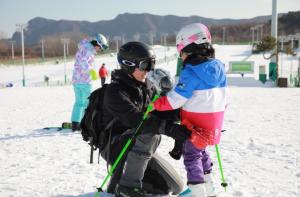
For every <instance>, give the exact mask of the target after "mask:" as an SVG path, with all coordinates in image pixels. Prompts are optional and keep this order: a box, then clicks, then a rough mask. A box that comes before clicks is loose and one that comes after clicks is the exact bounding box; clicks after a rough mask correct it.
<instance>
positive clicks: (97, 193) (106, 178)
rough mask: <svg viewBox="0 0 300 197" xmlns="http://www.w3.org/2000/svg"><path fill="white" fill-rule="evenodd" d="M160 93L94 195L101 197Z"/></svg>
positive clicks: (156, 96)
mask: <svg viewBox="0 0 300 197" xmlns="http://www.w3.org/2000/svg"><path fill="white" fill-rule="evenodd" d="M158 97H159V95H155V96H154V98H153V99H152V101H151V103H150V104H149V105H148V107H147V110H146V112H145V113H144V115H143V119H142V121H141V122H140V123H139V125H138V126H137V128H136V129H135V132H134V134H133V136H132V137H131V138H130V139H128V141H127V142H126V144H125V146H124V147H123V149H122V150H121V152H120V154H119V155H118V157H117V159H116V161H115V162H114V164H113V165H112V167H111V168H110V170H109V172H108V174H107V175H106V177H105V178H104V180H103V182H102V184H101V186H100V187H99V188H97V189H98V191H97V192H96V193H95V196H94V197H99V195H100V192H103V187H104V185H105V184H106V182H107V180H108V179H109V178H110V177H111V175H112V174H113V172H114V170H115V168H116V167H117V165H118V164H119V162H120V160H121V159H122V157H123V155H124V154H125V152H126V151H127V149H128V147H129V145H130V144H131V142H132V140H133V139H134V138H135V136H136V134H137V133H138V131H139V129H140V128H141V126H142V125H143V123H144V120H146V119H147V118H148V114H149V112H151V111H152V110H153V105H152V103H153V102H154V101H155V100H156V99H158Z"/></svg>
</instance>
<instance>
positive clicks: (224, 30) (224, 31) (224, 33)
mask: <svg viewBox="0 0 300 197" xmlns="http://www.w3.org/2000/svg"><path fill="white" fill-rule="evenodd" d="M225 37H226V27H223V45H224V44H225Z"/></svg>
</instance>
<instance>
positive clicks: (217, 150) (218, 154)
mask: <svg viewBox="0 0 300 197" xmlns="http://www.w3.org/2000/svg"><path fill="white" fill-rule="evenodd" d="M215 148H216V153H217V158H218V164H219V168H220V173H221V181H222V183H221V185H222V187H224V189H225V192H226V187H227V185H228V184H227V183H226V181H225V178H224V173H223V167H222V161H221V156H220V151H219V146H218V144H216V145H215Z"/></svg>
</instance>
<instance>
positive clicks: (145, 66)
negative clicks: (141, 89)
mask: <svg viewBox="0 0 300 197" xmlns="http://www.w3.org/2000/svg"><path fill="white" fill-rule="evenodd" d="M122 64H124V65H126V66H129V67H135V68H138V69H140V70H142V71H147V72H149V71H151V70H153V69H154V67H155V58H147V59H144V60H140V61H135V62H131V61H129V60H122Z"/></svg>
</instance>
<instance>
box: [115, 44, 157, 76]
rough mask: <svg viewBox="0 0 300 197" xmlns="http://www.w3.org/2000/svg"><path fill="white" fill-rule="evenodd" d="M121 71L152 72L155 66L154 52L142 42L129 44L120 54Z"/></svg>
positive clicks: (122, 48)
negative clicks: (138, 70)
mask: <svg viewBox="0 0 300 197" xmlns="http://www.w3.org/2000/svg"><path fill="white" fill-rule="evenodd" d="M118 62H119V64H120V65H121V69H123V70H126V71H127V72H129V73H132V72H133V71H134V69H135V68H139V69H140V70H144V71H150V70H153V69H154V66H155V55H154V51H153V49H152V48H151V47H149V46H148V45H146V44H144V43H142V42H127V43H126V44H124V45H122V46H121V48H120V50H119V53H118Z"/></svg>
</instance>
